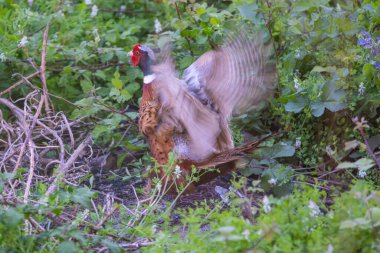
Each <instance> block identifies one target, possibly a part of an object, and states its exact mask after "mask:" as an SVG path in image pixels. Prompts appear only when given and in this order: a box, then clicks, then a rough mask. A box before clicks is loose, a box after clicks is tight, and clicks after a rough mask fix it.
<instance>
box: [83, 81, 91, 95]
mask: <svg viewBox="0 0 380 253" xmlns="http://www.w3.org/2000/svg"><path fill="white" fill-rule="evenodd" d="M80 86H81V87H82V90H83V92H84V93H89V92H90V91H91V90H92V88H93V86H92V83H91V82H90V81H88V80H81V81H80Z"/></svg>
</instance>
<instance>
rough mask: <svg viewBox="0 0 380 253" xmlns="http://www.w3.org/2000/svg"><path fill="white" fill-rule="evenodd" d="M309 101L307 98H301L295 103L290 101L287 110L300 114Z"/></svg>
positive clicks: (286, 105) (286, 106)
mask: <svg viewBox="0 0 380 253" xmlns="http://www.w3.org/2000/svg"><path fill="white" fill-rule="evenodd" d="M307 103H308V100H307V98H306V97H305V96H302V95H301V96H299V97H297V99H296V100H295V101H288V103H286V104H285V110H286V111H288V112H295V113H298V112H300V111H302V109H303V108H305V106H306V105H307Z"/></svg>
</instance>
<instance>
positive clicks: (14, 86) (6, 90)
mask: <svg viewBox="0 0 380 253" xmlns="http://www.w3.org/2000/svg"><path fill="white" fill-rule="evenodd" d="M39 74H40V71H37V72H34V73H33V74H31V75H29V76H27V77H24V78H23V79H22V80H20V81H18V82H16V83H15V84H13V85H12V86H10V87H8V88H7V89H5V90H3V91H2V92H0V96H2V95H4V94H6V93H8V92H10V91H11V90H13V89H15V88H16V87H17V86H19V85H21V84H23V83H25V79H30V78H33V77H35V76H37V75H39Z"/></svg>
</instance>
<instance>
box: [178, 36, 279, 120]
mask: <svg viewBox="0 0 380 253" xmlns="http://www.w3.org/2000/svg"><path fill="white" fill-rule="evenodd" d="M272 55H273V47H272V45H271V44H270V43H269V44H265V43H264V40H263V39H262V37H260V36H256V37H255V38H250V37H249V36H248V35H242V34H241V35H238V36H235V38H234V40H230V42H228V43H226V44H225V45H224V46H223V47H221V48H220V49H218V50H215V51H211V52H207V53H205V54H203V55H202V56H201V57H200V58H198V60H196V61H195V62H194V63H193V64H192V65H190V66H189V67H188V68H187V69H186V70H185V71H184V74H183V80H184V81H185V82H186V83H187V85H188V88H189V90H190V92H191V93H192V94H194V96H196V97H197V98H198V99H199V100H200V101H201V102H202V103H203V104H207V105H209V106H210V108H214V109H215V110H216V111H219V112H220V113H222V114H223V115H224V116H225V117H226V118H229V117H230V116H231V115H232V114H240V113H242V112H244V111H246V110H248V109H250V108H252V107H254V106H256V105H258V104H259V103H260V102H261V101H263V100H266V99H268V98H270V97H271V95H272V94H273V91H274V89H275V86H276V83H277V74H276V65H275V62H274V61H272V60H271V56H272Z"/></svg>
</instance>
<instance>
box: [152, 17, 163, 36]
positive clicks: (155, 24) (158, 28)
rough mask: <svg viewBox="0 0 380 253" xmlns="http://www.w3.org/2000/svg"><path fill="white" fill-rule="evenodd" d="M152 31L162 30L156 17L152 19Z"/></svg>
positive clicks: (158, 31)
mask: <svg viewBox="0 0 380 253" xmlns="http://www.w3.org/2000/svg"><path fill="white" fill-rule="evenodd" d="M154 31H155V32H156V33H160V32H161V31H162V27H161V23H160V21H159V20H158V19H157V18H156V20H154Z"/></svg>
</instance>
